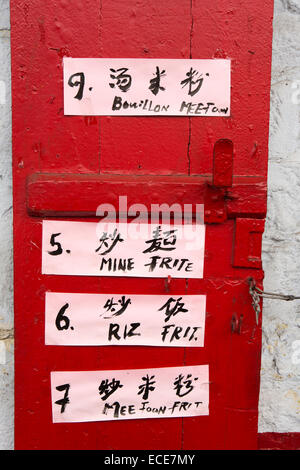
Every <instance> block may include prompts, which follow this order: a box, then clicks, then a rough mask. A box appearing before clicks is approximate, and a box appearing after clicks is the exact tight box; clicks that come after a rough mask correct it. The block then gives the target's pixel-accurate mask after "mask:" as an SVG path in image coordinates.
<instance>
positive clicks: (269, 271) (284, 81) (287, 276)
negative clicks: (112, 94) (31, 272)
mask: <svg viewBox="0 0 300 470" xmlns="http://www.w3.org/2000/svg"><path fill="white" fill-rule="evenodd" d="M262 1H263V0H262ZM9 28H10V26H9V0H0V64H1V67H0V260H1V262H0V449H11V448H13V355H12V347H13V344H12V342H13V339H12V337H13V330H12V326H13V302H12V228H11V223H12V210H11V205H12V202H11V129H10V125H11V115H10V103H11V101H10V52H9V46H10V44H9V43H10V30H9ZM262 47H263V44H262ZM297 80H299V84H298V86H299V95H298V91H297V89H296V88H293V86H297ZM299 114H300V0H275V17H274V39H273V68H272V92H271V125H270V157H269V199H268V220H267V228H266V233H265V237H264V244H263V251H264V255H263V257H264V269H265V272H266V280H265V288H266V289H267V290H271V291H276V292H284V293H285V292H287V293H292V294H295V295H300V282H299V279H300V120H299ZM297 341H300V301H296V302H288V303H285V302H282V301H281V302H280V301H274V300H273V301H271V300H268V301H265V303H264V318H263V356H262V372H261V396H260V423H259V430H260V431H261V432H272V431H273V432H297V431H298V432H300V380H299V379H300V354H298V355H297V354H296V353H297V351H296V350H295V348H296V347H298V350H300V346H299V344H300V343H297ZM297 362H299V363H297Z"/></svg>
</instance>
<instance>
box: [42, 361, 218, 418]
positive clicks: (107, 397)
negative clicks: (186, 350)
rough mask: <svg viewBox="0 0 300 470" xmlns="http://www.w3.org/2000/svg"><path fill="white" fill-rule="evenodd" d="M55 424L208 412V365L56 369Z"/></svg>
mask: <svg viewBox="0 0 300 470" xmlns="http://www.w3.org/2000/svg"><path fill="white" fill-rule="evenodd" d="M51 392H52V415H53V422H54V423H63V422H65V423H67V422H84V421H112V420H113V421H116V420H123V419H142V418H170V417H171V418H176V417H181V416H182V417H188V416H201V415H208V414H209V413H208V405H209V377H208V366H207V365H201V366H182V367H166V368H159V369H135V370H113V371H112V370H110V371H89V372H52V373H51Z"/></svg>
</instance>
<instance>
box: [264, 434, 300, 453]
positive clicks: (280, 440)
mask: <svg viewBox="0 0 300 470" xmlns="http://www.w3.org/2000/svg"><path fill="white" fill-rule="evenodd" d="M258 447H259V449H260V450H300V432H263V433H260V434H258Z"/></svg>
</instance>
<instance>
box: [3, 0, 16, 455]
mask: <svg viewBox="0 0 300 470" xmlns="http://www.w3.org/2000/svg"><path fill="white" fill-rule="evenodd" d="M10 104H11V97H10V25H9V0H0V449H1V450H2V449H11V448H12V447H13V416H14V409H13V395H14V389H13V330H12V327H13V299H12V291H13V278H12V196H11V189H12V183H11V111H10Z"/></svg>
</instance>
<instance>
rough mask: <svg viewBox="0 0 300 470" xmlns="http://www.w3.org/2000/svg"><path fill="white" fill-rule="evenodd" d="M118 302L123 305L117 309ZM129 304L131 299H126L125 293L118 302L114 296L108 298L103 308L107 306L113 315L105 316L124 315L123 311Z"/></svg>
mask: <svg viewBox="0 0 300 470" xmlns="http://www.w3.org/2000/svg"><path fill="white" fill-rule="evenodd" d="M118 304H119V305H120V306H121V308H119V310H116V307H115V306H116V305H117V306H118ZM129 304H131V299H127V300H126V297H125V295H122V297H121V298H120V299H119V300H118V302H114V298H113V297H112V298H111V299H107V301H106V303H105V305H104V307H103V308H105V309H106V311H107V312H111V313H112V315H111V316H109V317H104V318H112V317H118V316H119V315H122V313H123V312H125V310H126V309H127V307H128V305H129Z"/></svg>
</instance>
